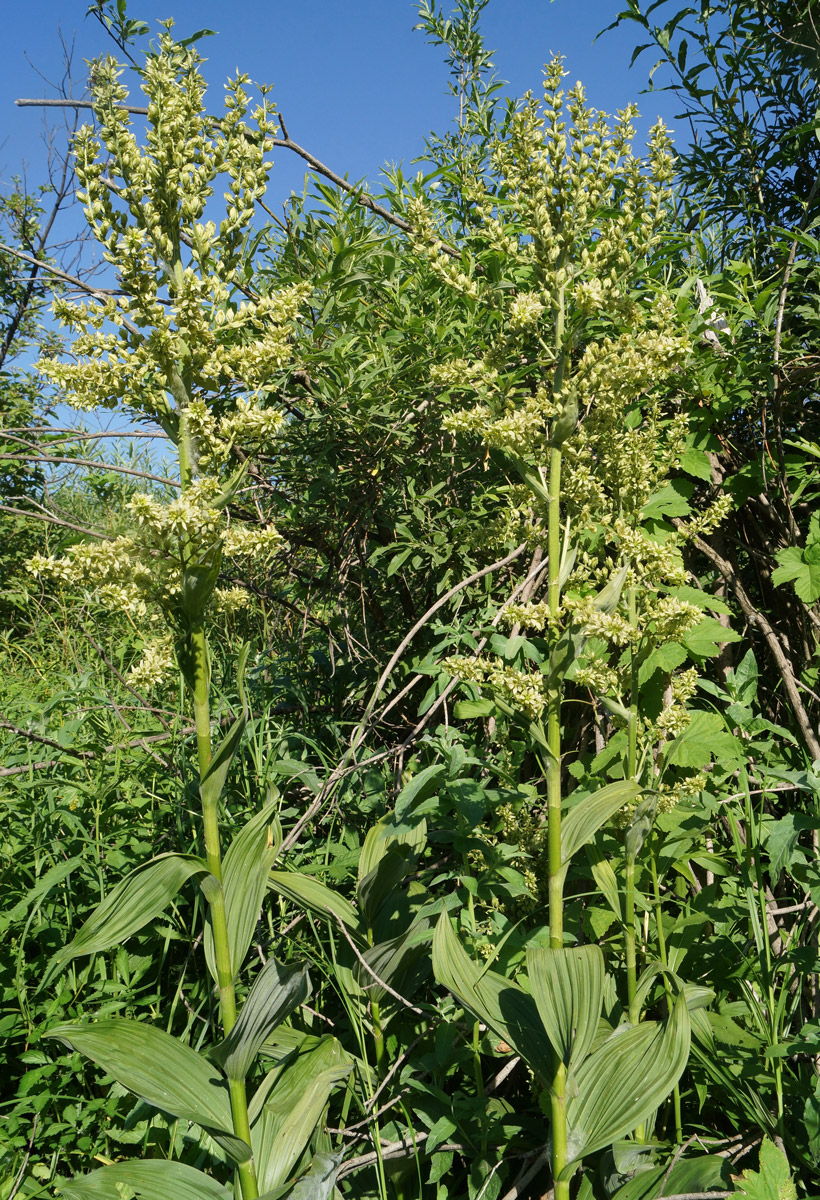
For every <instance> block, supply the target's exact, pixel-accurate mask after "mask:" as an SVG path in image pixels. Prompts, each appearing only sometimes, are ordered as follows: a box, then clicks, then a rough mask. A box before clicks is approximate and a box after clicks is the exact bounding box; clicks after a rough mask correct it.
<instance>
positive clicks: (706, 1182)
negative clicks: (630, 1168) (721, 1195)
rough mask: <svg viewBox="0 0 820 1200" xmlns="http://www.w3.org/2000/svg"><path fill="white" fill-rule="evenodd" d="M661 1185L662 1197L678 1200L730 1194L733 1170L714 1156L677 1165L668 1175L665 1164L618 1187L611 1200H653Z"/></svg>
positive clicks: (685, 1161) (668, 1171) (702, 1156)
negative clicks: (693, 1195)
mask: <svg viewBox="0 0 820 1200" xmlns="http://www.w3.org/2000/svg"><path fill="white" fill-rule="evenodd" d="M661 1184H663V1185H664V1186H663V1192H662V1194H663V1195H669V1196H678V1195H687V1194H689V1193H692V1192H695V1193H696V1194H697V1193H698V1192H710V1191H712V1190H713V1189H716V1190H719V1191H731V1188H732V1168H731V1163H729V1162H728V1160H727V1159H725V1158H718V1156H717V1155H716V1154H712V1155H701V1156H700V1157H698V1158H690V1159H684V1160H683V1161H682V1162H679V1163H676V1164H675V1165H674V1166H673V1167H672V1169H671V1171H670V1169H669V1167H668V1166H667V1165H666V1164H665V1163H664V1165H663V1166H662V1167H652V1168H650V1169H649V1170H645V1171H641V1172H640V1174H639V1175H636V1176H635V1178H634V1179H630V1180H629V1182H628V1183H625V1184H624V1185H623V1187H619V1188H618V1190H617V1192H615V1194H614V1195H613V1196H612V1200H655V1197H656V1196H657V1195H658V1192H659V1190H660V1185H661Z"/></svg>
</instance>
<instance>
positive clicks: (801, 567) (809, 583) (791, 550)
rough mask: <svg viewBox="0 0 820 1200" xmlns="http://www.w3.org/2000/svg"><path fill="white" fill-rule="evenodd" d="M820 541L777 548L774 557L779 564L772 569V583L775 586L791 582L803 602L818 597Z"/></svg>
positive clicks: (809, 601) (811, 601) (819, 595)
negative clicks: (783, 548) (781, 548)
mask: <svg viewBox="0 0 820 1200" xmlns="http://www.w3.org/2000/svg"><path fill="white" fill-rule="evenodd" d="M818 552H820V543H817V542H810V543H809V544H808V545H806V546H787V547H786V549H785V550H778V552H777V554H776V555H775V558H776V559H777V561H778V563H779V564H780V565H779V566H778V567H775V569H774V570H773V571H772V583H773V584H774V585H775V586H776V587H777V586H779V585H780V584H783V583H791V584H792V585H793V586H794V590H795V592H796V593H797V595H798V596H799V597H800V599H801V600H802V601H803V602H804V603H805V604H814V603H815V602H816V601H817V600H819V599H820V553H818Z"/></svg>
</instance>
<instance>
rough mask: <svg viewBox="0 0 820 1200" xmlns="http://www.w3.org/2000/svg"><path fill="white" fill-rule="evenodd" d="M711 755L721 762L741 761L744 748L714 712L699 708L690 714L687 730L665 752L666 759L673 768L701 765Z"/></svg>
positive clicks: (708, 759)
mask: <svg viewBox="0 0 820 1200" xmlns="http://www.w3.org/2000/svg"><path fill="white" fill-rule="evenodd" d="M713 756H714V757H715V758H716V759H719V760H720V761H721V762H725V761H727V760H728V761H731V762H737V761H741V760H742V759H743V757H744V752H743V747H742V746H741V745H740V744H739V742H738V741H737V739H736V738H735V737H733V736H732V734H731V733H729V732H728V730H727V729H726V726H725V725H724V724H723V721H722V719H721V718H720V717H719V716H718V714H717V713H712V712H703V711H701V710H699V711H697V712H693V713H692V715H691V717H690V720H689V724H688V725H687V727H686V729H684V731H683V733H681V734H679V735H678V736H677V737H676V738H675V740H674V741H673V742H671V743H670V744H669V745H668V746H667V748H666V750H665V751H664V758H665V760H666V762H667V763H670V764H672V765H673V766H676V767H696V768H697V767H702V766H704V765H705V764H706V763H708V762H709V761H710V759H711V758H712V757H713Z"/></svg>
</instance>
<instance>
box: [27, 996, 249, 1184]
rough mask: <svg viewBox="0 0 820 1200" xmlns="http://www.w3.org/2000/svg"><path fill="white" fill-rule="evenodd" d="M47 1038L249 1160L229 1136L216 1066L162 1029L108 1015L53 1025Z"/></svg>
mask: <svg viewBox="0 0 820 1200" xmlns="http://www.w3.org/2000/svg"><path fill="white" fill-rule="evenodd" d="M46 1036H47V1037H53V1038H59V1039H60V1041H62V1042H65V1043H66V1044H67V1045H68V1046H71V1047H72V1049H74V1050H77V1051H79V1053H80V1054H84V1055H85V1056H86V1057H87V1058H90V1059H91V1060H92V1061H93V1062H95V1063H96V1064H97V1066H98V1067H100V1068H101V1069H102V1070H103V1071H105V1072H106V1073H107V1074H108V1075H112V1076H113V1077H114V1079H116V1081H117V1083H121V1084H122V1086H123V1087H126V1088H128V1090H129V1091H130V1092H134V1093H135V1095H137V1096H139V1097H141V1098H142V1099H143V1100H146V1101H147V1102H148V1103H149V1104H153V1105H155V1106H156V1107H157V1108H161V1109H162V1110H163V1111H164V1112H170V1113H173V1114H174V1116H177V1117H181V1118H182V1119H183V1120H186V1121H194V1122H195V1123H196V1124H197V1125H201V1126H202V1128H203V1129H206V1130H207V1131H208V1133H210V1134H211V1136H212V1137H213V1139H214V1140H215V1141H217V1142H218V1143H219V1144H220V1146H222V1148H223V1149H224V1150H225V1151H226V1152H227V1153H228V1154H230V1155H231V1157H232V1158H233V1159H235V1160H236V1161H237V1162H243V1161H244V1160H245V1159H246V1158H248V1157H249V1155H250V1148H249V1147H248V1146H247V1145H246V1144H245V1143H244V1142H243V1141H242V1140H241V1139H240V1138H238V1137H236V1135H235V1134H234V1133H233V1132H232V1120H231V1106H230V1100H229V1096H228V1089H227V1087H226V1086H225V1081H224V1079H223V1078H222V1076H221V1074H220V1073H219V1070H218V1068H216V1067H215V1066H214V1065H213V1064H212V1063H209V1062H208V1060H207V1059H206V1058H203V1057H202V1055H200V1054H197V1053H196V1051H195V1050H192V1049H191V1048H190V1046H185V1045H183V1043H182V1042H180V1041H178V1040H177V1039H176V1038H174V1037H171V1035H170V1034H168V1033H165V1032H164V1031H163V1030H162V1029H155V1028H154V1026H153V1025H144V1024H143V1023H142V1022H141V1021H129V1020H126V1019H125V1018H124V1017H108V1018H106V1019H105V1020H103V1021H94V1022H93V1023H88V1024H74V1023H72V1022H67V1023H66V1024H64V1025H55V1026H54V1028H53V1029H50V1030H49V1031H48V1033H47V1034H46Z"/></svg>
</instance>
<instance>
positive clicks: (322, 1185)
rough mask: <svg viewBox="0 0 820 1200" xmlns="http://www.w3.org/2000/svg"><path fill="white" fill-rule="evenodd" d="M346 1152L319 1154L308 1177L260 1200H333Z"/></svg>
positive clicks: (267, 1193) (274, 1191)
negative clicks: (337, 1178) (337, 1177)
mask: <svg viewBox="0 0 820 1200" xmlns="http://www.w3.org/2000/svg"><path fill="white" fill-rule="evenodd" d="M343 1157H344V1151H343V1150H340V1151H338V1152H337V1153H336V1154H317V1155H316V1157H315V1158H314V1160H313V1162H312V1163H311V1164H310V1170H309V1171H308V1172H307V1174H306V1175H302V1176H301V1178H300V1179H298V1180H297V1182H296V1183H295V1184H294V1185H293V1186H292V1187H291V1185H290V1184H285V1186H284V1187H281V1188H274V1189H273V1191H271V1192H265V1194H264V1195H263V1196H260V1197H259V1200H331V1197H332V1196H333V1193H334V1191H335V1188H336V1176H337V1175H338V1174H339V1167H340V1166H341V1162H342V1158H343Z"/></svg>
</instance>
